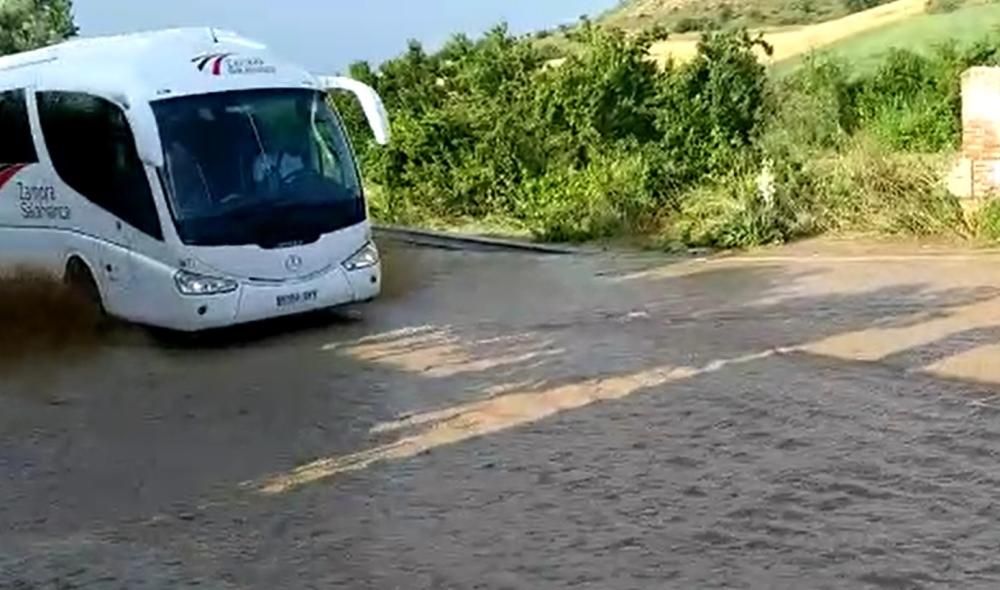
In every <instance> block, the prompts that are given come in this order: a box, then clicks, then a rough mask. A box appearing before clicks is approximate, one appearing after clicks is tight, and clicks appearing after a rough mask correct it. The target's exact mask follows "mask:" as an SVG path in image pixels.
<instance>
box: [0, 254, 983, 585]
mask: <svg viewBox="0 0 1000 590" xmlns="http://www.w3.org/2000/svg"><path fill="white" fill-rule="evenodd" d="M998 263H1000V256H998V255H997V254H995V253H990V252H965V251H959V250H955V249H948V248H942V249H935V250H928V249H921V248H919V247H905V248H900V247H896V248H889V247H886V246H884V245H876V246H872V247H867V248H866V247H860V246H859V245H858V244H850V245H844V244H830V243H819V244H807V245H802V246H798V247H795V248H786V249H779V250H774V251H769V252H767V253H764V254H759V255H756V256H741V257H732V258H720V259H713V258H706V259H696V260H690V259H687V260H680V259H667V258H663V257H659V256H653V255H640V254H630V253H603V254H595V255H591V256H525V255H520V254H504V253H480V252H447V251H439V250H428V249H410V248H400V249H397V250H395V251H393V252H391V253H390V254H389V258H388V260H387V264H386V267H387V281H389V283H388V285H387V287H386V296H385V297H384V298H383V299H381V300H379V301H378V302H376V303H375V304H373V305H371V306H368V307H366V308H363V309H361V310H356V311H352V312H350V313H342V314H333V315H328V316H324V317H322V318H316V317H314V318H309V319H299V320H296V321H292V322H284V323H279V324H278V325H277V326H271V327H269V328H267V329H263V328H261V329H256V330H251V331H243V332H240V333H239V336H238V337H235V336H233V337H230V339H229V340H225V339H223V340H222V341H214V342H212V343H211V344H210V345H207V344H197V343H193V344H187V345H185V346H165V345H163V344H160V343H158V342H157V341H156V340H153V339H150V338H147V337H146V336H144V335H143V334H142V332H140V331H134V330H130V329H125V328H122V329H121V330H120V331H119V332H117V333H116V335H115V336H113V337H109V338H104V339H102V340H101V341H100V342H98V343H97V344H96V345H95V346H94V347H93V349H92V352H91V354H89V355H88V356H86V357H84V358H74V359H72V360H64V359H63V358H62V357H61V356H59V355H49V356H46V355H42V358H41V360H39V359H37V358H36V359H34V360H33V362H32V363H28V364H25V363H22V364H21V365H20V366H18V367H9V366H8V367H6V368H5V369H4V373H3V374H2V377H0V407H2V408H3V409H2V411H0V588H3V589H5V590H6V589H18V590H24V589H28V588H46V589H47V588H86V589H102V590H103V589H117V588H130V589H131V588H143V589H145V588H151V589H152V588H155V589H160V588H177V587H189V586H200V587H206V588H254V589H256V588H261V589H265V588H267V589H271V588H335V587H345V588H371V589H383V588H386V589H388V588H406V589H419V588H427V589H431V588H434V589H438V588H456V589H457V588H462V589H464V588H489V589H493V588H496V589H501V588H526V589H536V588H594V589H609V588H614V589H618V588H623V589H630V588H685V589H686V588H789V589H791V588H894V589H895V588H995V587H998V585H1000V557H997V553H998V551H997V549H998V542H1000V535H998V534H997V533H996V532H995V530H996V522H997V518H998V517H1000V363H998V362H997V359H998V358H1000V356H998V355H1000V264H998Z"/></svg>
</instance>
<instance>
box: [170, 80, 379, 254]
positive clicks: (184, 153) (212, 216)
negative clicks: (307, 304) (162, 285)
mask: <svg viewBox="0 0 1000 590" xmlns="http://www.w3.org/2000/svg"><path fill="white" fill-rule="evenodd" d="M153 110H154V113H155V115H156V119H157V124H158V126H159V130H160V138H161V140H162V143H163V148H164V155H165V163H166V166H165V170H163V171H162V172H163V176H164V184H165V185H166V189H167V195H168V201H169V205H170V209H171V214H172V215H173V218H174V222H175V225H176V226H177V231H178V233H179V235H180V238H181V240H182V241H183V242H184V243H185V244H189V245H195V246H224V245H232V246H236V245H247V244H257V245H260V246H262V247H266V248H276V247H282V246H284V245H286V244H287V245H295V244H301V243H309V242H312V241H315V240H317V239H319V237H320V236H322V235H323V234H326V233H330V232H333V231H336V230H338V229H343V228H345V227H350V226H352V225H355V224H357V223H360V222H362V221H364V219H365V205H364V199H363V193H362V188H361V182H360V178H359V175H358V172H357V167H356V164H355V161H354V157H353V154H352V151H351V149H350V146H349V144H348V142H347V138H346V136H345V133H344V128H343V126H342V125H341V121H340V119H339V117H338V116H337V115H336V113H335V111H333V110H332V109H331V108H330V107H329V106H328V105H327V103H326V97H325V95H324V94H323V93H321V92H317V91H314V90H281V89H268V90H244V91H234V92H224V93H217V94H206V95H198V96H192V97H184V98H175V99H167V100H161V101H157V102H155V103H153Z"/></svg>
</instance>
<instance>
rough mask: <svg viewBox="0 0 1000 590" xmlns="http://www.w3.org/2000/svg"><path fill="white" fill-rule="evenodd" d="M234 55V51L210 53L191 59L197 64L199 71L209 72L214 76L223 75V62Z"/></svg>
mask: <svg viewBox="0 0 1000 590" xmlns="http://www.w3.org/2000/svg"><path fill="white" fill-rule="evenodd" d="M232 55H233V54H232V53H208V54H204V55H199V56H198V57H195V58H194V59H192V60H191V63H193V64H195V66H197V68H198V71H199V72H208V73H211V74H212V75H213V76H221V75H222V63H223V62H225V61H226V58H227V57H231V56H232Z"/></svg>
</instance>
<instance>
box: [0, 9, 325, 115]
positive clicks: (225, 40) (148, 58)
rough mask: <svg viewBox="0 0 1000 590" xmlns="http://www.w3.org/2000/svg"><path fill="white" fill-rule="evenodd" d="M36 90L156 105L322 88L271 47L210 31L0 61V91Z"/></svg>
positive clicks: (119, 39) (88, 41)
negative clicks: (224, 93) (200, 97)
mask: <svg viewBox="0 0 1000 590" xmlns="http://www.w3.org/2000/svg"><path fill="white" fill-rule="evenodd" d="M24 87H28V88H34V89H37V90H40V91H44V90H63V91H75V92H88V93H91V94H95V95H98V96H103V97H107V98H112V99H118V100H129V101H154V100H158V99H166V98H171V97H176V96H187V95H192V94H205V93H210V92H221V91H229V90H243V89H251V88H288V87H293V88H311V89H319V88H320V85H319V83H318V82H317V80H316V79H315V78H314V77H313V76H312V75H310V74H309V72H307V71H306V70H305V69H303V68H302V67H300V66H298V65H296V64H293V63H290V62H288V61H285V60H283V59H281V58H279V57H278V56H276V55H274V54H273V53H272V52H271V51H270V50H269V49H268V48H267V47H266V46H265V45H263V44H261V43H257V42H255V41H252V40H250V39H246V38H244V37H241V36H240V35H238V34H236V33H233V32H231V31H225V30H220V29H214V28H211V27H200V28H176V29H164V30H158V31H149V32H141V33H130V34H125V35H117V36H109V37H91V38H76V39H72V40H69V41H65V42H63V43H59V44H57V45H52V46H49V47H45V48H42V49H37V50H34V51H29V52H24V53H18V54H14V55H9V56H6V57H0V91H2V90H4V89H10V88H24Z"/></svg>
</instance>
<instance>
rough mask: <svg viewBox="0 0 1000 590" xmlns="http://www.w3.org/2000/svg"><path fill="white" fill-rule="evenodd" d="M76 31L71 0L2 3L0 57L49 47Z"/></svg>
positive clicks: (4, 1) (5, 1) (18, 0)
mask: <svg viewBox="0 0 1000 590" xmlns="http://www.w3.org/2000/svg"><path fill="white" fill-rule="evenodd" d="M76 32H77V28H76V25H74V24H73V5H72V2H71V0H3V1H0V55H4V54H8V53H16V52H18V51H26V50H29V49H35V48H37V47H42V46H45V45H49V44H51V43H55V42H57V41H62V40H63V39H66V38H68V37H71V36H73V35H75V34H76Z"/></svg>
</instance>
